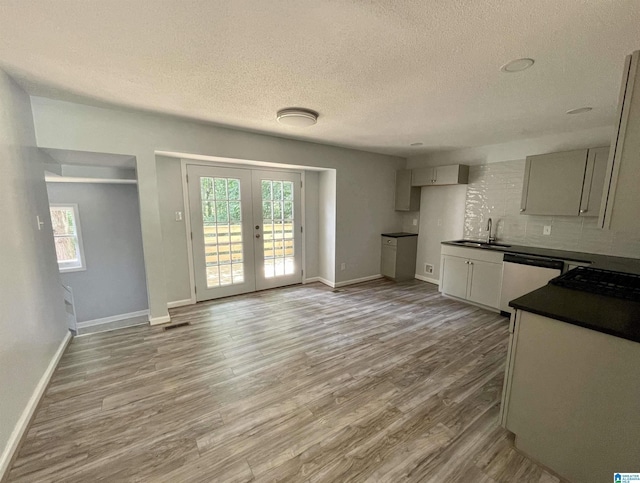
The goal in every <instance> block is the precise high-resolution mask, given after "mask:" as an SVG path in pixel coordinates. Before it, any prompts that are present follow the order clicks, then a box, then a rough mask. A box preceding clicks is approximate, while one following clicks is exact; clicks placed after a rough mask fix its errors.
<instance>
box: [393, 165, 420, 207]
mask: <svg viewBox="0 0 640 483" xmlns="http://www.w3.org/2000/svg"><path fill="white" fill-rule="evenodd" d="M418 210H420V187H419V186H411V170H410V169H399V170H398V171H396V211H418Z"/></svg>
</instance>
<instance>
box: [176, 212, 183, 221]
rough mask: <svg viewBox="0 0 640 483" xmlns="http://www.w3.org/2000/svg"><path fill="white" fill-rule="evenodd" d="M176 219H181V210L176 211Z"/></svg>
mask: <svg viewBox="0 0 640 483" xmlns="http://www.w3.org/2000/svg"><path fill="white" fill-rule="evenodd" d="M176 221H182V211H176Z"/></svg>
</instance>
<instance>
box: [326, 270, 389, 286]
mask: <svg viewBox="0 0 640 483" xmlns="http://www.w3.org/2000/svg"><path fill="white" fill-rule="evenodd" d="M379 278H382V275H380V274H379V273H378V274H377V275H369V276H368V277H362V278H354V279H351V280H344V281H343V282H336V283H334V284H333V287H334V288H338V287H345V286H347V285H354V284H356V283H362V282H369V281H371V280H377V279H379Z"/></svg>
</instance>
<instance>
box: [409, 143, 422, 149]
mask: <svg viewBox="0 0 640 483" xmlns="http://www.w3.org/2000/svg"><path fill="white" fill-rule="evenodd" d="M409 146H413V147H414V148H415V147H416V146H422V143H411V144H409Z"/></svg>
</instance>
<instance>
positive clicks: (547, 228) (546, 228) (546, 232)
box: [542, 225, 551, 235]
mask: <svg viewBox="0 0 640 483" xmlns="http://www.w3.org/2000/svg"><path fill="white" fill-rule="evenodd" d="M542 234H543V235H551V225H545V226H544V228H543V229H542Z"/></svg>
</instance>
